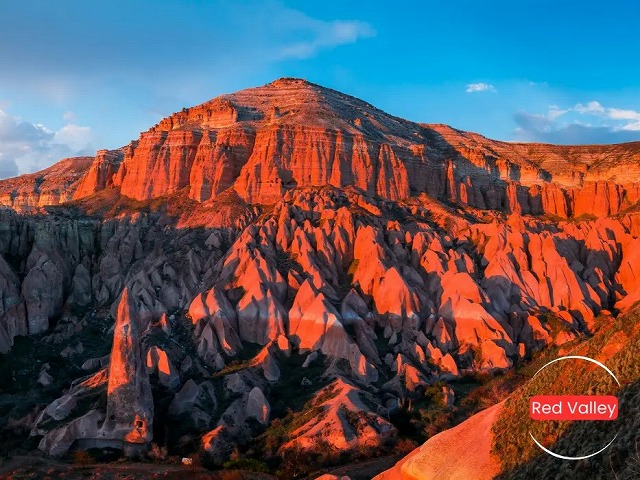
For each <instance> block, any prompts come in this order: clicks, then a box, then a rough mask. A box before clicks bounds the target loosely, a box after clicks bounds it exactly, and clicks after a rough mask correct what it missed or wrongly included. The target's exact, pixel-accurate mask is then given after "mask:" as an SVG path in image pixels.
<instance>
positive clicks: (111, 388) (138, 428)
mask: <svg viewBox="0 0 640 480" xmlns="http://www.w3.org/2000/svg"><path fill="white" fill-rule="evenodd" d="M137 315H138V311H137V308H136V306H135V300H134V299H133V298H131V296H130V294H129V291H128V290H127V289H125V290H124V291H123V292H122V296H121V298H120V303H119V304H118V312H117V317H116V325H115V329H114V334H113V348H112V350H111V362H110V364H109V382H108V385H107V411H106V418H105V422H104V424H103V426H102V428H101V436H102V437H103V438H107V439H116V440H123V441H125V442H128V443H146V442H149V441H150V440H151V438H152V437H153V433H152V432H153V397H152V395H151V385H150V383H149V377H148V375H147V371H146V369H145V356H144V352H143V351H142V346H141V345H140V342H141V333H142V332H141V329H142V327H141V326H140V324H139V319H138V317H137Z"/></svg>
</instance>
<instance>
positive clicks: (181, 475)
mask: <svg viewBox="0 0 640 480" xmlns="http://www.w3.org/2000/svg"><path fill="white" fill-rule="evenodd" d="M185 477H186V478H188V479H189V480H204V479H207V480H276V479H275V477H273V476H271V475H265V474H260V473H253V472H243V471H240V470H221V471H209V470H206V469H204V468H202V467H185V466H183V465H175V464H155V463H105V464H94V465H86V466H80V465H71V464H68V463H63V462H58V461H56V460H51V459H48V458H42V457H30V456H15V457H12V458H11V459H9V460H6V461H5V462H4V463H3V464H2V465H0V479H20V480H27V479H29V480H30V479H34V480H35V479H38V480H39V479H49V480H61V479H65V480H66V479H68V480H116V479H117V480H142V479H167V480H184V479H185Z"/></svg>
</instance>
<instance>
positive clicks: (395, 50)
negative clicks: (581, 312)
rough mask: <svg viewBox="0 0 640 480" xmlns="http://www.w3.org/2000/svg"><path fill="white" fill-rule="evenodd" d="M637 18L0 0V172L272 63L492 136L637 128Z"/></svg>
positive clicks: (603, 136)
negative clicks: (0, 7)
mask: <svg viewBox="0 0 640 480" xmlns="http://www.w3.org/2000/svg"><path fill="white" fill-rule="evenodd" d="M638 24H640V2H637V1H635V0H627V1H623V0H619V1H616V0H612V1H608V2H595V1H588V0H587V1H583V2H581V3H578V2H574V1H562V0H553V1H552V0H537V1H530V0H518V1H510V2H507V1H491V0H485V1H483V2H479V1H474V2H471V1H464V0H460V1H457V2H451V1H416V2H388V1H385V2H376V1H369V2H343V1H324V2H311V1H298V2H287V1H275V0H274V1H262V2H258V1H249V0H248V1H203V0H201V1H197V0H190V1H177V0H165V1H161V0H155V1H136V0H127V1H124V0H110V1H109V2H104V1H100V2H98V1H93V0H84V1H76V0H65V1H62V2H43V1H35V0H3V1H2V9H1V15H0V178H3V177H8V176H12V175H16V174H18V173H25V172H31V171H35V170H38V169H41V168H44V167H46V166H48V165H50V164H52V163H53V162H54V161H56V160H58V159H60V158H62V157H65V156H71V155H78V154H93V153H94V152H95V150H96V149H99V148H116V147H119V146H121V145H124V144H126V143H128V142H129V141H130V140H132V139H135V138H137V137H138V134H139V132H140V131H143V130H146V129H147V128H149V127H150V126H151V125H153V124H155V123H156V122H157V121H158V120H159V119H160V118H162V117H164V116H166V115H169V114H170V113H172V112H174V111H177V110H180V109H181V108H182V107H184V106H190V105H195V104H198V103H201V102H203V101H205V100H208V99H210V98H212V97H215V96H217V95H219V94H221V93H228V92H233V91H236V90H239V89H242V88H246V87H251V86H256V85H262V84H265V83H268V82H269V81H271V80H273V79H275V78H278V77H282V76H294V77H303V78H307V79H309V80H311V81H313V82H316V83H319V84H322V85H325V86H328V87H332V88H335V89H337V90H341V91H344V92H346V93H349V94H352V95H355V96H357V97H360V98H363V99H364V100H366V101H368V102H370V103H372V104H374V105H376V106H378V107H380V108H382V109H383V110H386V111H388V112H390V113H392V114H395V115H398V116H402V117H405V118H407V119H410V120H415V121H421V122H430V123H447V124H450V125H452V126H454V127H456V128H460V129H464V130H471V131H476V132H479V133H482V134H484V135H486V136H488V137H491V138H496V139H501V140H507V141H542V142H552V143H563V144H580V143H612V142H624V141H631V140H640V62H639V61H638V58H639V52H640V35H639V34H638V33H637V30H638Z"/></svg>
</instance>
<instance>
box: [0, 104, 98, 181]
mask: <svg viewBox="0 0 640 480" xmlns="http://www.w3.org/2000/svg"><path fill="white" fill-rule="evenodd" d="M92 140H93V134H92V132H91V129H90V128H89V127H83V126H79V125H74V124H68V125H65V126H64V127H62V128H61V129H59V130H57V131H53V130H51V129H49V128H47V127H45V126H44V125H41V124H34V123H29V122H25V121H23V120H20V119H19V118H17V117H14V116H11V115H9V114H7V113H6V112H4V111H2V110H0V178H7V177H11V176H16V175H19V174H23V173H30V172H35V171H38V170H41V169H43V168H46V167H48V166H49V165H51V164H52V163H55V162H57V161H58V160H60V159H62V158H65V157H72V156H79V155H92V154H93V153H94V152H95V150H94V148H93V147H92Z"/></svg>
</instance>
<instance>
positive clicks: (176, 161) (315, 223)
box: [0, 79, 640, 478]
mask: <svg viewBox="0 0 640 480" xmlns="http://www.w3.org/2000/svg"><path fill="white" fill-rule="evenodd" d="M639 160H640V145H639V144H625V145H613V146H585V147H557V146H550V145H525V144H509V143H503V142H496V141H492V140H488V139H486V138H484V137H481V136H479V135H476V134H471V133H466V132H460V131H457V130H454V129H451V128H449V127H446V126H441V125H420V124H416V123H412V122H408V121H405V120H402V119H399V118H396V117H392V116H390V115H388V114H386V113H384V112H382V111H380V110H377V109H376V108H375V107H372V106H371V105H369V104H366V103H364V102H362V101H360V100H357V99H355V98H353V97H349V96H347V95H344V94H341V93H339V92H335V91H332V90H329V89H325V88H322V87H319V86H317V85H313V84H311V83H308V82H305V81H303V80H296V79H281V80H277V81H275V82H273V83H271V84H269V85H266V86H264V87H259V88H255V89H249V90H244V91H242V92H238V93H235V94H231V95H225V96H222V97H219V98H217V99H214V100H212V101H210V102H207V103H205V104H203V105H200V106H197V107H193V108H189V109H184V110H183V111H182V112H178V113H176V114H174V115H172V116H170V117H167V118H166V119H164V120H162V121H161V122H160V123H159V124H158V125H156V126H154V127H153V128H151V129H150V130H149V131H147V132H145V133H143V134H142V135H141V137H140V139H139V140H137V141H134V142H131V144H129V145H127V146H125V147H123V148H122V149H119V150H116V151H100V152H98V154H97V156H96V157H95V158H94V159H93V160H91V159H86V158H81V159H67V160H64V161H62V162H60V163H59V164H57V165H55V166H53V167H51V168H49V169H47V170H45V171H43V172H40V173H38V174H33V175H29V176H23V177H18V178H17V179H9V180H3V181H0V202H1V203H2V204H3V205H5V206H6V208H5V209H4V210H3V211H0V254H1V256H0V352H2V353H3V354H4V355H2V356H1V357H0V362H2V363H0V372H1V373H2V375H3V376H4V378H3V382H2V385H3V386H2V387H1V388H2V390H1V391H0V413H1V415H2V421H0V428H3V430H2V440H3V441H4V442H5V445H7V448H9V447H12V446H15V445H17V444H20V443H21V442H23V441H24V437H25V435H28V436H29V438H30V439H31V441H32V443H33V446H34V447H37V448H39V449H40V450H41V451H43V452H45V453H47V454H50V455H64V454H66V453H67V452H68V451H70V450H74V449H89V448H107V447H110V448H116V449H119V450H124V451H126V452H128V453H131V454H136V453H139V452H142V451H144V450H145V449H146V448H147V445H148V444H149V443H150V442H154V443H157V444H160V445H167V446H168V447H169V449H170V451H171V452H175V453H178V454H183V455H186V454H188V453H192V452H195V451H201V452H202V453H203V455H204V456H206V458H208V459H209V460H210V461H211V462H214V463H222V462H224V461H225V460H227V459H228V458H230V457H232V458H236V457H237V456H238V455H243V456H249V457H251V456H253V457H257V458H260V459H262V460H265V459H266V460H267V461H268V464H269V467H270V468H272V469H274V470H276V469H280V472H281V475H282V476H284V477H285V478H295V477H296V476H301V475H303V474H306V473H308V472H305V471H300V470H296V468H300V466H301V465H303V466H306V467H308V468H312V467H313V466H314V465H318V464H319V463H321V462H325V463H332V462H333V463H335V462H339V461H346V460H348V458H359V457H361V456H363V455H370V454H372V453H373V452H385V451H392V450H393V445H394V444H395V442H397V441H398V439H399V438H402V437H403V436H406V435H408V434H410V435H413V436H414V438H416V435H418V437H417V438H421V437H420V435H423V429H424V430H426V431H431V430H430V429H429V428H428V427H429V425H430V424H434V423H436V422H435V420H434V418H433V417H429V412H432V413H433V412H441V413H442V412H446V411H447V409H448V410H451V411H453V410H455V409H456V408H458V406H460V405H461V404H462V402H464V396H465V395H466V394H467V393H468V392H469V388H468V385H469V384H468V379H469V378H470V377H472V376H475V377H473V378H478V375H479V374H482V375H486V374H494V373H496V372H501V371H508V370H510V369H513V368H515V367H516V366H518V365H521V364H522V363H526V362H528V361H529V360H530V359H531V358H532V356H536V355H538V352H540V351H543V350H545V349H546V348H547V347H549V346H558V345H562V344H565V343H566V342H569V341H574V342H581V341H582V339H584V338H586V337H587V336H589V335H591V334H592V333H593V332H594V331H595V330H596V329H597V328H598V327H601V326H602V324H603V322H604V323H605V324H606V322H611V321H613V319H614V318H615V317H616V316H618V315H619V314H621V313H624V312H627V311H630V310H631V309H632V308H633V307H634V305H635V304H636V302H637V301H638V300H640V291H639V290H638V287H639V286H640V257H639V255H640V253H639V252H640V248H638V247H639V246H640V239H639V235H640V216H639V215H638V213H637V201H638V199H639V195H640V190H639V187H638V186H639V185H640V184H639V183H638V182H640V166H639V165H640V161H639ZM465 382H467V383H465ZM7 385H8V386H7ZM471 385H477V383H473V382H471ZM412 405H419V406H420V409H419V408H417V407H416V408H414V407H412ZM440 405H444V407H445V408H443V409H440V410H439V409H438V408H439V406H440ZM471 410H473V409H471ZM471 410H469V409H467V410H465V411H466V413H467V414H469V413H472V412H471ZM416 411H421V412H422V411H424V412H426V413H425V415H426V417H425V416H423V418H422V420H421V421H416V419H415V418H413V420H412V422H411V424H412V425H414V427H415V425H418V430H419V432H418V433H416V432H415V431H414V432H413V433H407V428H406V423H407V422H403V421H400V420H399V419H403V418H405V419H406V418H407V417H412V416H413V417H415V416H416ZM425 418H427V419H426V420H425ZM457 420H459V418H456V419H451V421H452V422H453V421H457ZM445 426H446V425H444V424H441V425H440V428H444V427H445ZM458 428H462V425H461V426H460V427H458ZM422 438H424V437H422ZM234 450H235V451H234ZM327 452H329V453H327ZM331 452H333V453H331ZM340 452H342V455H343V457H342V458H340V455H339V454H340ZM314 455H315V456H314ZM345 455H347V458H345V457H344V456H345ZM349 455H351V457H348V456H349ZM301 458H304V459H305V460H304V461H301V460H300V459H301ZM291 459H294V460H295V461H292V460H291Z"/></svg>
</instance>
